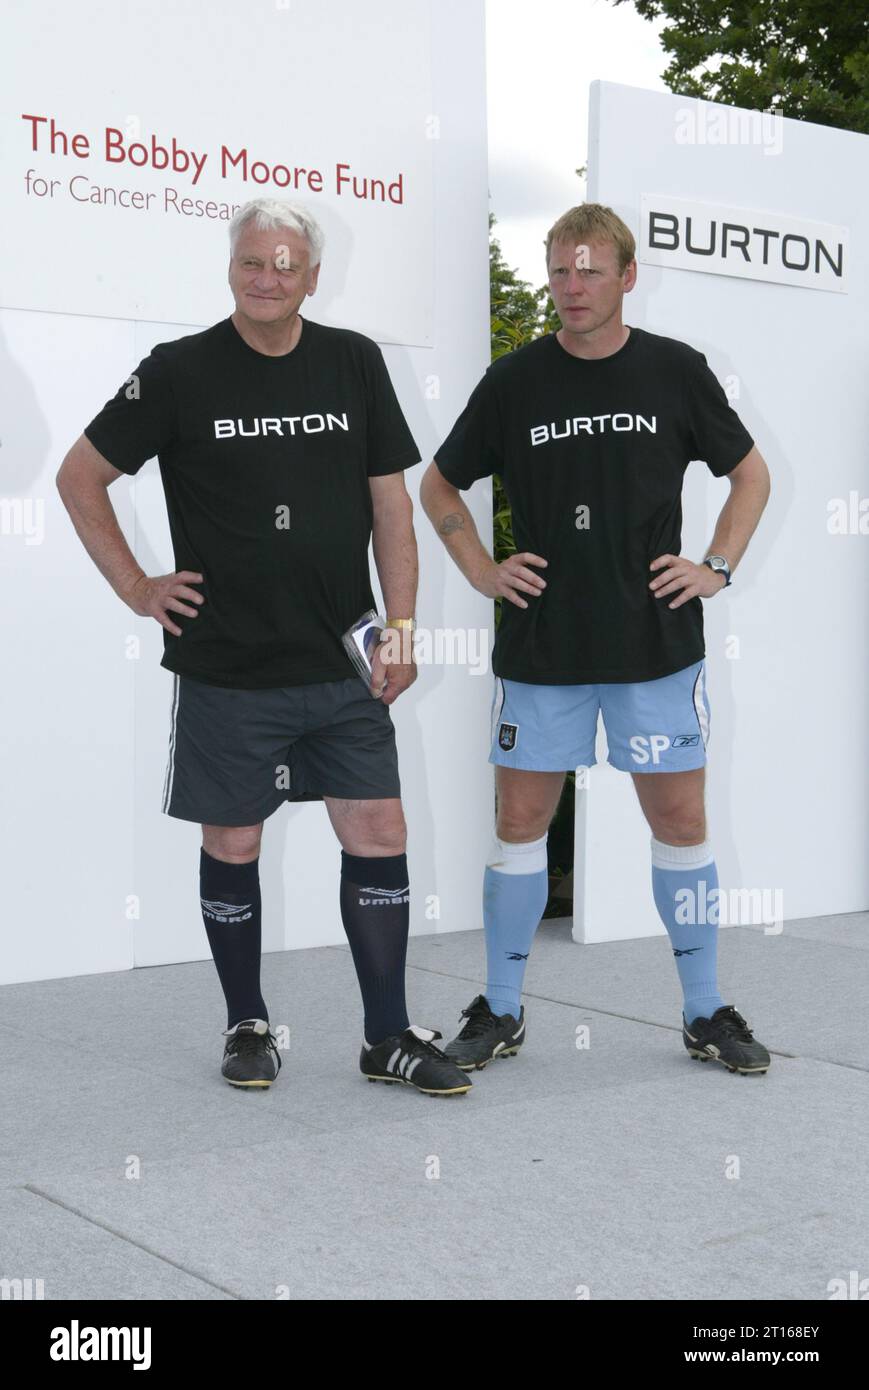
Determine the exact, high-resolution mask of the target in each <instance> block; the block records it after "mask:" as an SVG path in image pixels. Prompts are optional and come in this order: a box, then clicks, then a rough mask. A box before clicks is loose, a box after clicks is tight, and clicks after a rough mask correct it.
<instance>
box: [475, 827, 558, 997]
mask: <svg viewBox="0 0 869 1390" xmlns="http://www.w3.org/2000/svg"><path fill="white" fill-rule="evenodd" d="M548 838H549V837H548V834H547V835H542V836H541V838H540V839H539V840H531V841H529V842H528V843H527V844H524V845H522V844H510V843H508V842H507V841H505V840H499V839H498V837H497V835H496V836H495V839H494V843H493V845H492V850H491V853H490V854H489V858H488V861H487V864H486V872H485V875H484V877H483V923H484V926H485V929H486V968H487V972H488V974H487V979H486V1000H487V1002H488V1005H489V1008H490V1009H491V1010H492V1013H493V1014H512V1015H513V1017H514V1018H518V1017H519V1010H520V1008H521V1004H520V999H519V996H520V994H521V992H522V980H523V978H524V976H525V964H526V962H527V960H528V956H529V954H530V952H531V943H532V942H533V940H534V933H535V932H536V930H537V926H538V924H539V922H540V918H541V917H542V916H543V913H544V911H545V908H546V903H547V899H548V897H549V873H548V868H547V856H546V841H547V839H548Z"/></svg>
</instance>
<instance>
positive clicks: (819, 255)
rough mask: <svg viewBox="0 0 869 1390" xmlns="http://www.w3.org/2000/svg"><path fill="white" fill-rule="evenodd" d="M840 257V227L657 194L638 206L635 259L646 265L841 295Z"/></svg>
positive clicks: (843, 246) (844, 238) (843, 267)
mask: <svg viewBox="0 0 869 1390" xmlns="http://www.w3.org/2000/svg"><path fill="white" fill-rule="evenodd" d="M847 257H848V230H847V228H846V227H834V226H832V225H831V224H830V223H828V222H815V221H814V220H809V219H807V218H805V217H788V216H784V215H783V214H781V213H777V212H762V211H759V210H758V209H756V208H735V207H725V206H724V205H723V204H720V203H700V202H697V201H696V200H694V199H691V198H672V197H669V196H667V195H666V194H663V193H644V194H643V195H642V197H641V199H640V243H639V259H640V261H641V262H645V263H646V264H647V265H663V266H667V267H669V268H670V269H675V270H699V271H705V272H706V273H707V274H710V275H736V276H738V277H739V278H740V279H743V280H770V281H772V283H773V284H776V285H796V286H798V287H799V288H800V289H804V290H837V291H838V292H839V293H840V294H841V293H844V292H845V290H846V288H847V284H846V276H847V264H848V261H847Z"/></svg>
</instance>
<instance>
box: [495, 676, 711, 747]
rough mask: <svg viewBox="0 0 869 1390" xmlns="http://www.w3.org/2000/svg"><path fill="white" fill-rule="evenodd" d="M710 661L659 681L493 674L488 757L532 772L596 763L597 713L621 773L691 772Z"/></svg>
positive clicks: (704, 732) (704, 738)
mask: <svg viewBox="0 0 869 1390" xmlns="http://www.w3.org/2000/svg"><path fill="white" fill-rule="evenodd" d="M705 674H706V664H705V662H703V661H696V662H695V663H694V665H693V666H686V667H685V668H684V670H682V671H674V672H673V674H672V675H670V676H662V677H661V678H660V680H654V681H634V682H632V683H629V684H610V685H530V684H528V683H527V682H525V681H508V680H502V679H501V677H500V676H496V677H495V695H494V698H493V700H492V751H491V753H490V754H489V762H490V763H497V764H498V765H499V766H500V767H515V768H520V769H522V770H524V771H527V772H573V771H574V770H575V769H576V768H578V767H594V765H595V762H596V759H595V755H594V745H595V736H596V733H597V716H598V712H600V713H601V714H602V715H603V722H604V728H605V730H606V737H607V743H608V745H609V755H608V758H607V761H608V762H609V763H611V764H612V766H613V767H617V768H618V769H619V771H620V772H690V771H692V770H693V769H695V768H698V767H704V766H705V764H706V744H707V742H708V739H709V702H708V700H707V698H706V680H705Z"/></svg>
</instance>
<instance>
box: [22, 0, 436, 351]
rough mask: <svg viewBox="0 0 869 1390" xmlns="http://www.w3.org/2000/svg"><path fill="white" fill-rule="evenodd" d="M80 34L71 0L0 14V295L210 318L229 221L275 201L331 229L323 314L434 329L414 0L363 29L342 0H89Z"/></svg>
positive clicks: (220, 283)
mask: <svg viewBox="0 0 869 1390" xmlns="http://www.w3.org/2000/svg"><path fill="white" fill-rule="evenodd" d="M324 9H325V11H326V13H325V14H324ZM155 19H156V21H157V22H155ZM227 35H229V36H231V37H230V41H229V42H226V41H224V40H225V38H226V36H227ZM337 35H340V38H341V41H340V42H337V41H336V36H337ZM218 36H220V38H221V41H220V42H217V41H216V39H217V37H218ZM83 38H84V35H83V31H82V11H81V9H80V7H79V6H77V5H75V4H72V5H70V4H68V3H66V0H45V3H43V4H40V5H33V6H15V7H14V8H13V9H12V10H11V11H10V12H8V13H7V16H6V33H5V43H4V49H5V52H6V55H7V60H6V64H5V71H4V75H3V95H2V108H0V109H2V115H0V120H2V132H3V140H2V148H3V153H2V165H0V180H2V182H0V187H2V195H3V206H4V209H5V222H6V253H5V255H4V258H3V264H4V267H5V274H4V277H3V280H2V282H0V304H2V305H3V306H4V307H7V308H17V309H37V310H41V311H43V312H54V313H67V314H81V315H84V314H87V315H91V316H98V317H108V318H120V319H136V320H150V321H152V322H156V323H161V324H162V323H177V324H191V325H196V326H199V325H205V324H209V323H213V322H214V321H216V320H217V319H219V318H221V317H223V316H224V315H225V313H226V311H227V300H228V290H227V287H226V269H227V260H228V239H227V235H226V227H227V223H228V221H229V219H230V217H231V216H232V214H233V212H234V211H235V209H236V208H238V207H240V206H241V205H242V204H243V203H245V202H247V201H248V200H249V199H251V198H261V197H266V198H280V199H284V200H288V201H298V202H302V203H304V204H305V205H306V206H308V207H309V208H310V209H311V211H312V212H313V213H314V214H315V216H316V217H317V218H318V219H319V220H320V221H321V223H322V225H323V228H324V231H325V234H326V249H325V253H324V258H323V270H322V272H321V277H320V288H319V291H318V296H317V311H318V316H319V317H324V318H326V319H327V320H328V321H329V322H331V323H334V324H337V325H339V326H342V327H348V328H355V329H357V330H359V331H361V332H365V333H366V334H368V336H370V337H373V338H376V339H377V340H379V341H380V342H395V343H404V344H416V345H421V346H428V345H430V344H431V342H432V295H433V284H432V281H433V251H432V170H431V155H432V144H433V141H434V140H435V139H436V138H437V135H438V134H439V131H438V128H437V119H436V117H434V116H433V115H432V114H431V104H432V103H431V73H430V34H429V9H428V5H427V4H426V3H424V0H378V5H377V22H376V23H372V22H371V16H370V14H369V13H368V7H367V6H361V5H359V4H358V3H356V0H329V3H328V6H326V7H324V5H323V4H322V3H317V2H316V0H293V3H292V5H290V4H285V5H281V4H276V5H275V4H272V5H257V6H249V5H245V4H243V3H242V2H241V0H207V3H206V0H187V3H185V4H184V5H181V6H178V7H177V8H172V9H166V8H162V9H160V10H158V12H157V13H156V15H155V12H154V10H153V8H151V7H150V6H148V5H146V4H143V3H132V4H126V5H117V4H116V3H115V0H91V3H89V5H88V8H87V41H86V42H83ZM118 53H123V54H124V60H123V63H122V64H121V65H120V66H119V65H118V62H117V54H118ZM28 54H29V55H35V54H38V55H39V61H38V62H33V61H28V60H27V58H26V55H28ZM71 54H75V61H74V62H71V61H70V55H71ZM241 84H243V85H244V87H245V88H249V89H250V90H251V91H252V92H253V93H255V95H254V96H249V97H248V98H247V99H246V100H245V102H244V104H243V106H240V105H239V103H238V102H237V101H230V100H229V99H228V96H229V93H231V92H232V91H233V90H237V89H238V88H239V86H240V85H241ZM363 117H364V118H363ZM375 266H376V267H378V274H376V275H375V274H373V273H372V267H375ZM386 266H388V273H385V267H386Z"/></svg>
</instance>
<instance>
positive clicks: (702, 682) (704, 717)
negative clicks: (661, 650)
mask: <svg viewBox="0 0 869 1390" xmlns="http://www.w3.org/2000/svg"><path fill="white" fill-rule="evenodd" d="M694 709H695V712H696V714H697V723H698V724H699V725H700V735H701V737H702V739H703V747H704V748H705V747H706V745H707V743H708V742H709V707H708V705H707V704H706V666H705V664H704V665H702V666H701V667H700V670H699V671H698V672H697V679H696V680H695V682H694Z"/></svg>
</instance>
